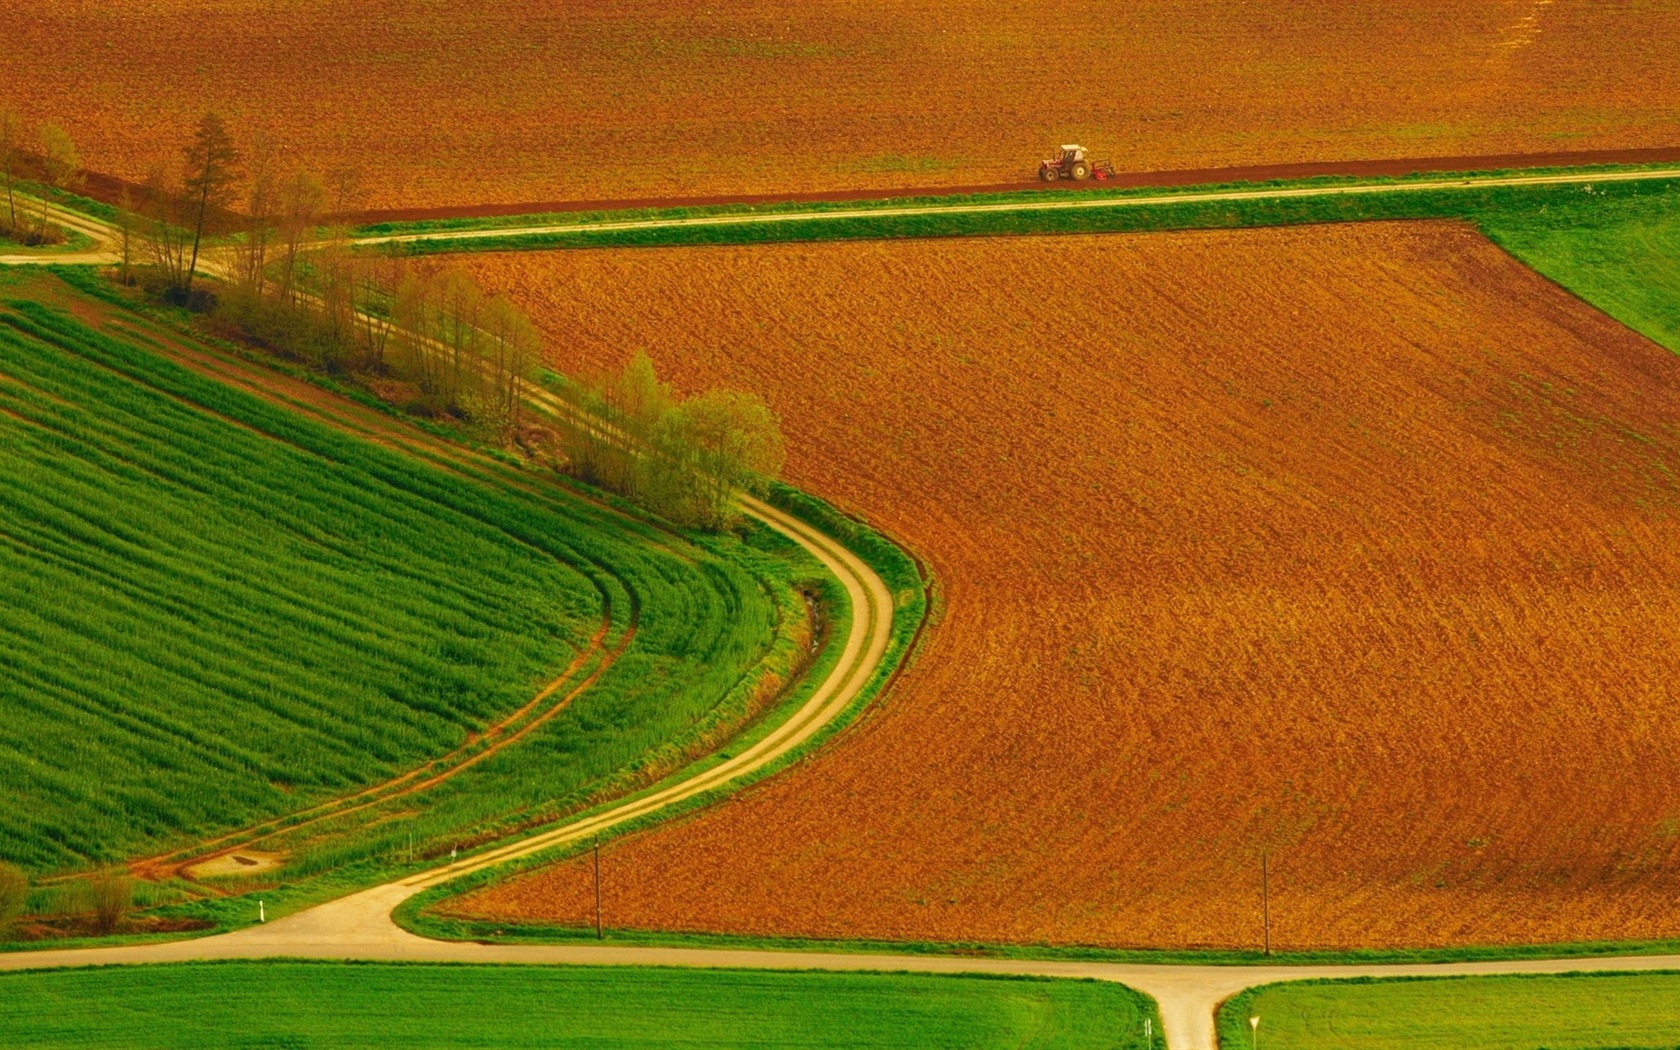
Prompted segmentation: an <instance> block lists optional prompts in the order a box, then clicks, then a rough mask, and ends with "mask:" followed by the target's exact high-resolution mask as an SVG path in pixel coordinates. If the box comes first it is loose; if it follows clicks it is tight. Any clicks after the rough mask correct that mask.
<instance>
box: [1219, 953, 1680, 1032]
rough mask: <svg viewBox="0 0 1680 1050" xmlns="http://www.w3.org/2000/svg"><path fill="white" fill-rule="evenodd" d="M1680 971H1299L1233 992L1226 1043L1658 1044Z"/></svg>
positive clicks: (1226, 1013)
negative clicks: (1318, 975) (1350, 976)
mask: <svg viewBox="0 0 1680 1050" xmlns="http://www.w3.org/2000/svg"><path fill="white" fill-rule="evenodd" d="M1676 1002H1680V973H1676V972H1672V971H1658V972H1651V973H1638V974H1632V973H1576V974H1559V975H1531V974H1509V975H1505V974H1501V975H1498V976H1488V977H1416V978H1394V979H1362V980H1342V981H1291V982H1287V983H1283V984H1270V985H1264V986H1262V987H1259V988H1251V989H1249V990H1248V991H1245V992H1242V993H1240V994H1238V995H1235V996H1232V997H1231V998H1230V999H1229V1000H1227V1001H1226V1002H1225V1003H1224V1004H1223V1005H1222V1006H1221V1007H1220V1008H1219V1045H1220V1046H1221V1047H1224V1048H1226V1050H1241V1048H1246V1047H1248V1046H1250V1043H1251V1037H1252V1034H1253V1033H1251V1031H1250V1027H1249V1018H1251V1017H1258V1018H1260V1026H1259V1029H1258V1034H1259V1037H1260V1038H1259V1045H1261V1046H1264V1047H1266V1050H1401V1048H1404V1050H1534V1048H1536V1047H1543V1048H1549V1050H1587V1048H1594V1050H1612V1048H1615V1050H1634V1048H1639V1050H1657V1048H1665V1050H1666V1048H1672V1047H1674V1046H1677V1045H1680V1012H1677V1011H1676V1010H1675V1008H1674V1007H1675V1003H1676Z"/></svg>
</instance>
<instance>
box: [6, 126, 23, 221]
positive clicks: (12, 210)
mask: <svg viewBox="0 0 1680 1050" xmlns="http://www.w3.org/2000/svg"><path fill="white" fill-rule="evenodd" d="M22 149H23V119H22V118H21V117H19V116H18V115H17V114H16V113H14V112H12V111H11V110H9V109H0V179H4V180H5V182H6V231H7V232H8V233H9V232H11V231H13V230H16V229H17V197H16V194H15V191H14V187H15V186H16V185H17V180H18V166H19V164H20V163H21V162H22V160H23V157H22V153H21V151H22Z"/></svg>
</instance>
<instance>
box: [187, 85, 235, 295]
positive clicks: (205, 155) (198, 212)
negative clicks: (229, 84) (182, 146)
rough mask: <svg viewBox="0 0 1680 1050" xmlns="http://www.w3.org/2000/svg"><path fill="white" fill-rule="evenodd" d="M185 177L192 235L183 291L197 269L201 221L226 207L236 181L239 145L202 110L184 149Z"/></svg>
mask: <svg viewBox="0 0 1680 1050" xmlns="http://www.w3.org/2000/svg"><path fill="white" fill-rule="evenodd" d="M185 153H186V161H187V164H186V181H185V184H184V188H185V191H186V197H187V201H188V203H189V207H190V208H191V209H192V211H191V219H192V228H193V238H192V257H191V259H190V260H189V261H188V263H187V271H186V281H185V283H184V285H183V291H185V292H188V293H190V292H191V291H192V282H193V277H194V276H195V275H196V274H197V272H198V250H199V244H200V243H201V242H202V241H203V239H204V225H205V221H206V219H207V218H208V217H209V215H210V213H211V212H212V211H219V210H222V209H224V208H226V207H227V206H228V205H229V204H231V203H232V202H233V193H234V189H235V187H237V186H238V185H239V179H240V163H241V161H242V159H243V158H242V157H241V154H240V152H239V149H238V148H237V147H236V146H234V144H233V139H232V137H231V136H229V135H228V133H227V128H225V127H223V126H222V119H221V118H220V117H218V116H216V114H214V113H206V114H204V117H203V119H202V120H200V121H199V123H198V131H197V132H196V133H195V134H194V135H193V139H192V141H191V142H189V143H188V144H187V147H186V150H185Z"/></svg>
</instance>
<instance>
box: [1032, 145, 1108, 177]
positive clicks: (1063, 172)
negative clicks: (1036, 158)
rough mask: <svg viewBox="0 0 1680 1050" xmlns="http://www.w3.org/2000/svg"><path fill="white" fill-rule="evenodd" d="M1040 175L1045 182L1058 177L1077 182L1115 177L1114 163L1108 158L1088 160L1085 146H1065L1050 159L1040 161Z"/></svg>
mask: <svg viewBox="0 0 1680 1050" xmlns="http://www.w3.org/2000/svg"><path fill="white" fill-rule="evenodd" d="M1038 177H1039V178H1040V179H1043V180H1044V181H1045V182H1055V181H1056V180H1057V179H1072V180H1073V181H1075V182H1084V181H1085V180H1086V179H1096V180H1097V181H1098V182H1106V181H1107V180H1109V179H1112V178H1113V177H1114V165H1113V164H1112V163H1110V162H1109V161H1106V160H1099V161H1095V162H1092V161H1089V160H1086V159H1085V147H1084V146H1063V147H1062V148H1061V149H1058V150H1057V151H1056V155H1055V156H1054V157H1052V158H1051V159H1050V160H1045V161H1040V162H1039V165H1038Z"/></svg>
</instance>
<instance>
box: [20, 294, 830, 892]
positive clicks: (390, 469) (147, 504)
mask: <svg viewBox="0 0 1680 1050" xmlns="http://www.w3.org/2000/svg"><path fill="white" fill-rule="evenodd" d="M30 280H31V281H35V282H40V281H49V280H56V279H52V278H45V277H32V278H30ZM5 284H6V286H4V287H0V300H3V301H4V305H3V306H0V500H3V501H4V504H5V506H6V507H7V514H6V515H4V516H3V517H0V667H3V668H4V677H3V678H0V706H3V708H4V710H5V711H6V712H7V718H6V719H5V720H4V721H3V722H0V797H4V798H6V800H7V804H6V806H5V807H3V808H0V859H6V860H11V861H14V862H18V863H21V864H23V865H25V866H26V867H28V868H30V869H32V870H33V871H35V872H37V873H41V872H49V871H53V870H62V869H75V868H78V867H84V866H87V865H89V864H93V863H98V862H104V861H109V860H114V859H119V858H123V857H128V856H133V855H135V854H136V853H140V852H144V851H148V850H156V849H159V848H164V847H172V846H174V845H176V844H180V843H184V842H190V841H195V840H196V839H197V838H199V837H202V836H206V835H208V834H211V833H213V832H216V831H219V830H224V829H230V828H236V827H239V826H243V825H244V824H246V823H249V822H253V821H256V820H260V819H264V818H269V817H274V816H276V815H279V814H284V813H286V812H289V811H291V810H294V809H297V808H300V807H302V806H304V805H307V804H309V803H311V802H315V801H318V800H321V799H323V798H331V797H336V796H338V795H340V794H343V793H345V792H347V791H350V790H353V789H355V788H357V787H359V786H362V785H365V784H367V783H370V782H376V781H379V780H381V779H383V778H385V777H388V776H391V775H392V774H394V773H398V772H401V771H403V770H406V769H408V768H411V767H413V766H415V765H417V764H418V763H420V762H421V761H424V760H426V759H428V758H431V757H434V756H436V755H439V754H441V753H443V752H445V751H447V750H448V749H450V748H452V747H454V746H456V745H458V744H460V743H462V742H463V741H464V740H465V739H466V738H467V736H468V734H469V733H471V732H473V731H475V730H477V729H480V728H481V727H483V726H484V725H485V724H486V723H487V722H489V721H492V720H493V719H495V718H497V717H498V716H501V715H505V714H506V713H508V712H510V711H512V710H514V709H515V708H517V707H519V706H520V705H522V704H524V703H525V702H526V701H528V700H530V699H531V697H532V696H533V695H534V694H535V692H536V691H537V689H538V688H539V687H540V686H541V685H542V684H543V683H545V682H546V681H548V680H549V679H551V678H552V677H554V676H555V675H557V674H558V673H559V672H560V671H561V670H562V669H564V668H565V667H566V665H567V664H568V663H569V662H570V661H571V660H572V658H573V657H574V656H575V655H576V654H577V653H578V652H579V650H580V648H581V647H582V646H584V645H585V644H586V643H587V642H588V640H589V639H590V637H591V636H592V635H593V634H594V633H595V632H596V631H597V630H598V629H599V628H600V627H601V625H602V624H603V622H605V623H606V624H607V625H608V628H609V629H608V632H607V635H606V639H605V642H606V648H608V649H613V648H617V647H618V646H619V645H620V643H621V642H625V641H626V639H627V637H628V644H627V645H625V646H624V647H623V652H622V654H621V655H620V656H619V657H618V660H617V662H616V663H614V664H612V666H611V667H610V668H608V669H607V670H606V672H605V673H604V674H603V675H602V676H601V678H600V679H599V681H598V682H596V684H595V686H594V687H593V688H592V689H590V690H589V691H588V692H587V693H585V694H584V695H582V696H580V697H579V698H578V699H577V700H576V701H575V702H574V703H573V704H572V705H571V706H570V707H569V708H568V709H566V710H565V711H564V712H563V713H562V714H561V715H560V716H558V717H556V718H554V719H553V720H552V721H550V722H547V723H544V724H543V725H542V726H541V727H540V728H539V729H538V730H537V731H535V732H533V733H531V734H530V736H528V737H527V738H524V739H522V740H521V741H520V742H519V744H518V746H516V747H511V748H509V749H507V750H506V751H503V752H501V753H499V754H498V755H496V756H494V757H492V758H490V759H488V760H486V761H484V762H482V763H481V764H479V765H476V766H474V767H472V768H471V769H469V770H468V771H466V772H465V773H463V774H462V775H460V776H459V777H456V778H455V779H454V780H451V781H448V782H447V783H445V784H442V785H440V786H439V787H437V788H436V789H435V790H432V791H430V792H428V793H427V795H426V796H425V798H424V800H423V803H422V802H417V801H416V800H414V799H410V800H407V801H401V802H396V803H392V804H391V805H390V806H387V807H385V809H384V810H383V811H379V812H376V813H374V814H372V815H371V818H372V819H371V820H367V821H366V823H367V824H368V825H371V826H363V825H360V824H358V825H356V826H355V827H354V828H346V827H343V826H332V825H329V826H328V827H326V828H324V829H322V828H316V829H312V831H311V835H312V836H314V837H313V838H311V839H310V840H309V841H307V842H304V841H301V840H297V841H293V842H290V843H286V844H285V845H286V846H287V847H288V848H292V847H295V848H296V849H297V850H298V857H297V858H296V862H295V864H294V867H293V869H292V873H293V874H294V875H302V874H308V873H310V872H318V871H323V870H327V869H329V868H333V867H336V866H341V865H342V864H344V863H348V862H351V861H354V860H356V859H358V858H367V857H369V856H387V855H392V854H394V853H395V852H396V851H398V849H399V848H405V847H406V846H407V844H408V842H409V841H410V836H412V837H413V841H414V842H415V844H416V846H417V847H418V848H417V850H416V852H417V853H418V854H419V855H421V856H424V855H426V854H428V853H429V854H430V855H436V853H437V852H438V851H439V850H440V849H441V850H442V852H444V853H447V852H448V848H449V844H450V843H451V842H453V841H457V840H461V839H470V837H471V836H474V835H483V834H491V833H494V832H495V831H496V830H498V829H501V828H504V827H506V826H508V825H509V824H515V823H522V822H530V821H533V820H540V819H543V818H544V817H545V816H551V815H553V814H555V813H557V812H559V811H562V810H564V809H566V808H568V807H572V808H575V807H577V806H580V805H582V804H584V803H585V802H587V800H589V799H590V798H592V797H595V796H597V795H599V794H600V793H602V792H604V791H610V790H616V789H622V788H628V787H633V786H635V785H636V784H637V783H639V782H640V781H642V780H645V779H646V778H647V777H648V776H651V775H655V774H657V773H658V771H659V769H658V765H659V761H660V756H661V755H663V756H664V759H665V760H666V761H667V763H669V762H675V761H679V760H680V759H681V757H682V756H683V755H684V754H685V753H686V750H687V749H688V748H691V747H692V746H693V744H694V743H695V741H696V740H699V739H702V738H706V737H707V735H708V734H711V735H715V734H716V733H718V732H721V731H726V730H728V729H729V727H730V726H732V725H734V724H737V723H738V722H739V721H740V720H741V719H743V718H745V717H747V716H748V715H749V714H750V713H751V712H750V711H749V710H748V705H749V698H750V696H751V694H752V691H753V689H754V686H755V683H756V681H757V678H756V674H755V668H758V667H760V666H761V665H762V664H764V663H765V662H766V661H769V663H771V664H772V665H776V664H777V663H778V662H779V663H780V665H782V666H784V667H785V665H786V664H787V662H788V661H789V660H790V659H791V656H790V654H789V652H787V651H786V650H787V649H788V647H789V646H788V643H787V642H786V641H785V640H784V639H783V638H782V636H781V635H780V633H779V631H778V627H779V624H780V623H781V622H782V620H783V618H784V617H785V616H787V615H789V614H790V613H792V612H794V611H799V612H801V613H802V611H803V599H802V598H800V597H799V595H798V594H797V593H796V592H795V591H794V589H793V581H794V578H795V577H796V576H798V575H801V574H805V573H808V572H810V571H811V569H810V566H809V565H808V564H805V563H803V562H802V561H801V560H800V559H799V558H798V557H795V556H794V555H792V554H791V553H790V551H789V550H788V549H787V547H786V544H785V543H781V542H779V541H778V540H777V539H776V538H775V537H773V536H771V537H766V536H764V535H749V536H748V538H747V541H746V542H743V541H741V540H738V539H736V538H734V537H729V536H723V537H703V536H693V537H684V536H679V535H677V534H674V533H671V532H669V531H666V530H662V529H660V528H659V527H657V526H656V525H654V524H653V523H649V522H645V521H642V520H639V519H636V518H633V517H629V516H625V515H623V514H620V513H618V512H616V511H613V510H611V509H609V508H606V507H604V506H599V505H596V504H594V503H591V502H588V501H586V500H584V499H581V498H578V497H577V496H576V495H573V494H572V493H571V492H569V491H568V490H566V489H565V488H563V487H561V486H560V485H558V484H555V483H552V482H550V483H543V484H538V485H534V484H530V483H529V479H520V478H518V477H515V476H513V475H514V474H515V473H517V472H512V471H511V468H509V471H508V472H506V473H505V475H504V473H503V472H499V471H498V468H496V467H495V465H494V464H490V465H487V466H477V467H475V466H472V465H470V464H468V465H462V466H459V467H457V468H453V469H447V470H446V469H441V468H440V467H439V466H438V465H436V464H434V463H431V462H427V461H423V460H421V459H419V458H417V457H415V456H411V455H405V454H404V453H402V452H400V451H396V450H393V449H388V448H385V447H382V446H380V445H377V444H374V443H373V442H370V441H366V440H362V439H360V438H357V437H354V436H352V435H350V434H349V433H347V432H345V431H341V430H338V429H336V428H334V427H331V426H327V425H323V424H321V423H319V422H316V421H314V420H311V419H308V418H305V417H303V416H301V415H299V414H297V413H294V412H291V411H288V410H287V409H285V408H283V407H280V406H278V405H276V404H274V403H272V402H270V401H268V400H263V399H259V398H257V397H254V396H251V395H248V394H246V393H243V392H240V391H237V390H235V389H233V388H231V387H228V386H226V385H223V384H221V383H218V382H216V381H214V380H211V379H208V378H206V377H204V376H202V375H200V374H198V373H196V372H193V371H189V370H187V369H185V368H183V367H181V366H179V365H177V364H175V363H173V362H171V361H169V360H166V359H165V357H163V356H161V355H160V354H158V353H155V352H153V351H152V349H150V348H148V347H147V346H146V345H145V344H146V342H148V341H149V340H148V338H147V337H144V336H143V335H142V334H138V333H143V332H144V331H146V330H147V328H146V322H145V321H144V320H143V319H141V318H138V317H125V318H123V323H124V328H123V329H122V333H123V334H121V335H120V337H114V336H113V334H111V333H112V332H113V331H116V330H115V329H108V326H106V328H103V329H102V328H101V327H100V326H98V325H95V324H91V323H84V321H83V320H78V319H75V318H72V317H71V316H70V315H69V314H68V313H66V312H64V311H63V310H61V309H58V308H57V307H56V306H47V305H43V304H42V303H41V302H39V301H35V300H36V299H39V298H41V296H35V297H33V298H31V297H29V296H28V295H27V294H26V293H27V291H28V289H29V288H31V287H34V288H36V289H37V290H38V289H39V288H40V286H39V285H38V284H36V285H30V284H29V283H28V282H25V281H22V280H20V279H19V278H16V277H12V278H8V280H7V282H5ZM66 297H68V298H69V300H70V301H71V302H74V301H75V300H76V299H77V293H76V292H75V291H74V290H72V289H69V288H65V287H62V286H55V287H54V289H53V295H51V296H47V298H50V299H53V300H54V301H55V302H60V303H62V302H64V301H65V300H66ZM109 305H110V304H109V303H99V302H92V301H89V302H87V303H86V307H87V311H92V310H95V309H107V308H108V307H109ZM87 311H82V312H87ZM107 329H108V330H107ZM156 334H158V335H159V336H160V337H162V336H163V335H164V334H165V333H162V332H157V333H156ZM177 336H178V333H177ZM521 480H524V481H525V483H524V484H515V483H514V482H517V481H521ZM837 615H839V616H842V617H843V616H844V615H846V611H845V610H843V609H842V610H837ZM632 625H633V627H634V632H633V636H632V635H630V634H629V632H630V631H631V628H632ZM597 660H598V658H597ZM587 666H589V665H586V667H587ZM398 813H400V814H402V815H403V817H404V819H403V820H401V821H400V822H395V823H393V822H391V821H390V817H391V816H392V815H394V814H398ZM399 843H400V844H401V847H399ZM271 903H272V901H271Z"/></svg>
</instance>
